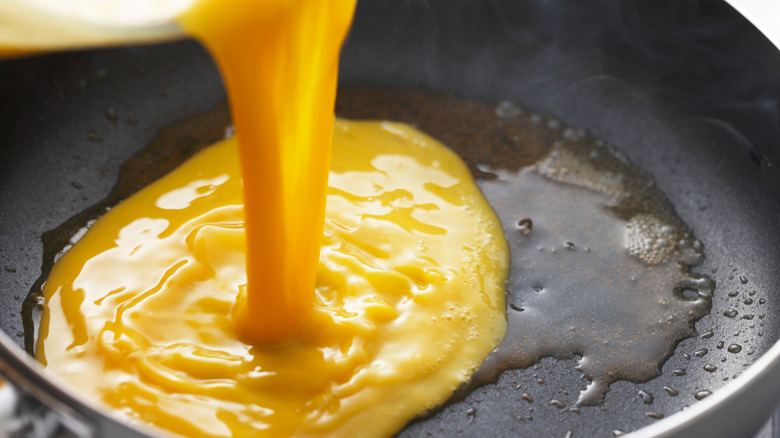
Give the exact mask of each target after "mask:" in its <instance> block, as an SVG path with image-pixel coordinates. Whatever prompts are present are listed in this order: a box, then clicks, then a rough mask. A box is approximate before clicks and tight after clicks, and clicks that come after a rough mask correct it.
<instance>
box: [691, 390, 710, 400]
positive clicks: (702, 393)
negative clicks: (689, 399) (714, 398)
mask: <svg viewBox="0 0 780 438" xmlns="http://www.w3.org/2000/svg"><path fill="white" fill-rule="evenodd" d="M710 395H712V391H708V390H706V389H705V390H702V391H699V392H697V393H696V394H694V395H693V398H695V399H696V400H704V399H705V398H707V397H709V396H710Z"/></svg>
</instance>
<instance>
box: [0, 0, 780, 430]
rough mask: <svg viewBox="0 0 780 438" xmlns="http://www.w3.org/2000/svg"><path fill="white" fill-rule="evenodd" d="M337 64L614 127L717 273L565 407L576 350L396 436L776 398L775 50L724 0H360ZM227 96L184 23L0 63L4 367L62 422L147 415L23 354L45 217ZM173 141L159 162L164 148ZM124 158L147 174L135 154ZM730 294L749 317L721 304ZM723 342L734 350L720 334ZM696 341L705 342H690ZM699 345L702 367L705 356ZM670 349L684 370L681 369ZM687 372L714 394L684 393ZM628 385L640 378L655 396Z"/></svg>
mask: <svg viewBox="0 0 780 438" xmlns="http://www.w3.org/2000/svg"><path fill="white" fill-rule="evenodd" d="M351 85H369V86H376V87H383V88H384V89H388V88H389V89H396V90H401V89H408V88H412V89H422V90H428V91H431V92H434V93H452V94H454V95H457V96H460V97H463V98H467V99H473V100H474V101H484V102H498V101H503V100H510V101H513V102H518V103H519V104H521V105H523V106H524V107H525V108H527V109H528V110H530V111H534V112H536V113H540V114H544V115H546V116H547V117H554V118H556V119H559V120H562V121H564V122H565V123H567V124H568V125H570V126H574V127H578V128H583V129H587V130H588V131H590V132H591V133H592V134H593V135H594V136H596V137H598V138H601V139H604V140H605V141H607V142H609V143H611V144H614V145H617V147H618V148H619V149H620V150H621V151H623V152H624V153H625V154H626V155H627V156H628V157H629V158H630V159H631V160H632V161H633V162H634V163H637V164H638V165H639V166H640V167H641V168H643V169H645V170H646V171H648V172H650V173H651V174H652V175H653V176H654V177H655V179H656V181H657V183H658V185H659V186H660V187H661V189H662V190H663V191H664V192H665V193H666V194H667V196H668V198H669V199H670V200H671V201H672V203H673V204H674V205H675V206H676V209H677V212H678V214H679V215H680V217H681V218H682V219H683V220H684V221H685V222H686V223H688V224H689V225H690V226H691V228H692V229H693V230H694V231H695V232H696V235H697V237H698V238H699V239H700V240H701V241H702V242H703V243H704V245H705V247H706V253H707V259H706V260H705V262H704V264H703V265H702V266H701V267H699V271H700V272H703V273H706V274H707V275H709V276H710V277H711V278H712V279H713V280H714V281H715V282H716V285H717V286H716V289H715V295H714V299H713V306H712V311H711V313H710V315H708V316H705V317H704V318H702V319H701V320H699V321H698V322H697V323H696V329H697V332H698V333H699V334H700V335H703V336H696V337H692V338H689V339H685V340H683V341H682V342H680V343H679V345H678V346H677V348H676V349H675V350H674V353H673V354H672V355H671V357H670V358H669V359H668V360H667V361H666V363H665V364H664V365H663V368H662V374H661V375H660V376H659V377H657V378H654V379H652V380H650V381H648V382H645V383H629V382H617V383H615V384H613V385H612V386H611V388H610V391H609V393H608V394H607V396H606V399H605V401H604V403H603V404H602V405H601V406H596V407H584V408H582V409H581V410H580V411H579V412H574V411H571V410H566V409H563V410H562V409H560V408H558V407H557V406H555V405H551V404H549V401H550V400H551V399H553V398H556V399H561V400H563V401H565V402H567V403H570V402H572V401H573V399H575V398H576V394H577V393H578V391H579V390H580V389H582V387H583V386H584V382H583V381H582V380H581V376H580V373H579V372H578V371H576V370H575V368H574V365H575V363H574V361H573V360H552V359H543V360H541V361H540V362H539V363H538V364H537V365H535V366H533V367H530V368H528V369H523V370H509V371H506V372H505V373H504V374H503V375H502V376H501V378H500V379H499V381H498V382H497V383H496V384H494V385H487V386H484V387H481V388H478V389H476V390H474V391H473V392H471V393H470V394H468V395H466V396H465V397H464V398H463V399H462V400H460V401H457V402H453V403H451V404H448V405H446V406H445V407H443V408H441V409H439V410H437V411H436V412H435V413H433V414H431V415H429V416H427V417H425V418H421V419H419V420H418V421H414V422H412V423H411V424H410V425H409V426H408V427H407V428H406V429H404V430H403V431H402V432H401V433H400V436H426V435H428V434H432V435H437V436H453V435H463V436H478V435H483V436H518V435H520V436H559V437H564V436H570V437H577V436H588V437H590V436H594V437H595V436H605V437H609V436H616V435H619V434H621V433H622V432H629V431H637V432H636V433H637V436H723V437H727V436H728V437H732V436H751V435H752V434H753V433H755V432H756V431H757V430H758V428H759V427H760V426H761V425H762V424H763V423H764V421H765V420H766V418H768V417H769V415H770V413H771V412H773V410H774V409H775V407H776V403H777V401H778V399H780V346H778V345H775V344H776V343H777V341H778V338H780V320H778V315H780V288H779V287H778V285H780V266H778V264H780V257H779V256H780V254H779V253H780V228H778V227H777V219H778V216H779V213H780V205H778V201H780V169H778V167H780V141H779V140H778V138H780V101H779V100H778V99H779V98H780V53H779V52H778V51H777V49H776V48H775V47H774V46H772V45H771V44H770V43H769V41H767V40H766V39H765V38H764V37H763V36H762V35H761V34H760V33H759V32H758V31H757V30H756V29H755V28H754V27H753V26H752V25H751V24H750V23H749V22H747V21H746V20H744V19H743V18H742V17H741V16H740V15H739V14H737V13H736V12H735V11H734V10H733V9H732V8H731V7H730V6H728V5H727V4H725V3H723V2H721V1H715V0H712V1H705V0H701V1H694V0H684V1H680V0H652V1H650V0H647V1H645V0H633V1H622V2H619V1H607V0H598V1H597V0H592V1H588V2H581V1H575V0H526V1H509V0H484V1H479V2H477V1H469V0H425V1H424V0H404V1H398V0H362V1H361V2H360V4H359V5H358V10H357V14H356V19H355V22H354V25H353V29H352V32H351V35H350V37H349V39H348V41H347V44H346V46H345V48H344V54H343V59H342V67H341V77H340V86H342V87H344V88H347V87H349V86H351ZM364 90H368V89H364ZM366 93H369V91H366ZM399 93H400V91H399ZM435 95H438V96H441V94H435ZM224 98H225V97H224V93H223V90H222V84H221V82H220V79H219V76H218V73H217V72H216V70H215V68H214V66H213V65H212V63H211V61H210V60H209V58H208V56H207V55H206V53H205V52H204V51H203V50H202V49H201V48H200V47H199V46H198V45H197V44H195V43H193V42H191V41H183V42H176V43H169V44H164V45H159V46H151V47H125V48H117V49H106V50H94V51H83V52H75V53H67V54H53V55H47V56H43V57H36V58H29V59H21V60H15V61H6V62H3V63H2V64H0V102H2V103H1V104H0V144H1V145H0V154H1V155H0V157H2V158H1V159H0V187H2V189H0V206H2V207H0V217H2V220H1V221H0V251H1V252H0V265H1V266H0V329H2V332H3V333H4V335H2V336H0V371H2V373H3V374H5V375H6V376H7V377H9V378H10V379H11V380H12V381H14V382H16V383H17V384H18V385H19V386H20V387H21V388H22V389H24V390H26V391H27V392H29V393H31V394H33V395H34V396H35V397H36V398H38V399H39V400H41V401H42V402H44V403H45V404H47V405H49V406H50V407H53V408H55V410H56V412H57V415H59V416H60V417H62V418H64V420H63V422H64V424H65V426H64V429H68V430H69V431H70V432H68V433H70V434H71V435H74V434H75V435H82V436H87V435H89V434H92V435H93V436H114V437H131V436H143V434H145V433H146V432H145V431H143V430H141V429H136V428H134V427H130V426H127V425H122V424H118V423H116V422H114V421H113V420H111V419H110V418H108V417H106V416H105V415H104V414H103V413H102V411H100V409H99V408H96V407H95V406H94V405H93V404H92V402H90V401H85V400H82V399H81V398H80V397H79V396H78V395H76V394H73V393H71V392H70V391H68V390H66V389H64V388H63V387H62V386H60V385H59V384H58V383H57V382H56V381H54V380H51V379H50V378H46V377H44V376H43V375H42V374H41V372H40V370H39V369H38V368H37V367H35V366H34V365H33V364H32V361H31V359H30V357H29V356H28V355H27V354H26V353H24V349H25V347H27V349H28V351H29V348H30V347H31V342H32V327H30V326H28V327H25V325H24V324H23V319H22V307H23V303H25V305H26V306H28V307H29V306H32V307H34V305H35V303H34V302H33V301H31V299H27V300H26V301H25V297H26V295H27V293H28V291H29V290H30V288H31V287H32V286H33V285H34V284H35V283H36V280H37V279H38V276H39V275H40V273H41V264H42V260H44V258H45V257H44V256H45V255H46V254H44V253H45V249H44V246H43V245H42V235H44V233H45V232H47V231H48V230H52V229H55V228H57V227H59V226H61V224H67V223H69V222H68V220H69V218H72V217H73V216H74V215H78V214H79V213H82V212H85V211H87V213H84V214H87V215H98V214H99V213H100V211H101V209H103V208H104V207H105V204H101V203H100V201H101V199H103V198H105V197H106V196H107V195H108V194H109V193H111V189H112V187H113V186H114V184H115V182H116V181H117V179H118V178H119V177H120V176H119V175H120V172H119V169H120V167H121V166H122V164H123V163H125V162H126V161H127V160H128V159H129V158H130V157H132V156H133V155H134V154H136V153H137V152H138V151H141V150H143V148H144V147H145V146H146V145H147V144H148V143H149V142H150V141H151V140H152V139H153V138H155V135H156V133H157V132H158V131H160V130H161V129H163V128H165V127H166V126H169V125H171V124H173V123H175V122H178V121H181V120H184V119H186V118H187V117H193V116H195V115H197V114H202V113H207V112H208V111H210V110H213V108H215V107H217V106H218V105H220V102H223V101H224ZM378 106H379V107H381V101H378ZM393 111H394V110H393V109H388V110H386V111H385V113H388V116H389V117H390V118H392V113H393ZM399 111H400V110H399ZM441 111H446V105H445V106H444V107H442V108H441ZM222 113H224V110H223V111H222ZM221 123H227V122H226V121H223V122H221ZM451 123H454V124H457V123H459V121H458V120H453V121H452V122H451ZM444 128H446V127H444ZM180 136H181V138H179V139H176V138H169V139H168V140H167V144H169V148H170V149H171V150H173V151H176V150H178V149H177V148H179V147H180V148H182V150H184V151H185V152H181V153H180V154H179V155H186V153H187V152H186V151H187V150H192V149H194V148H197V147H199V146H198V145H200V144H201V143H204V144H205V143H207V142H208V141H210V140H213V138H208V137H209V136H217V137H218V136H219V134H213V133H209V134H208V135H205V134H204V135H200V136H199V133H197V132H195V133H192V134H189V135H188V134H186V133H180ZM204 137H205V138H204ZM174 155H175V154H174ZM169 161H170V162H166V163H164V164H163V167H165V166H167V165H170V166H172V165H174V164H175V161H176V160H175V159H171V160H169ZM134 163H136V164H135V167H136V168H135V171H136V174H138V175H142V174H143V172H142V170H143V169H144V168H145V164H144V163H145V162H144V161H143V157H142V159H141V161H134ZM139 163H140V164H139ZM158 165H159V163H158ZM150 166H151V164H150ZM139 168H140V169H141V170H139ZM125 170H127V169H125ZM142 183H143V177H140V178H139V181H136V185H138V186H140V185H142ZM125 186H126V187H129V188H127V190H128V191H132V190H134V189H135V188H137V187H135V188H134V186H133V183H132V182H130V183H127V184H125ZM112 196H115V195H112ZM113 201H116V199H113ZM95 205H97V207H92V208H91V209H90V207H91V206H95ZM83 217H84V216H83V214H82V219H83ZM55 243H58V244H60V245H63V242H55ZM65 243H67V242H65ZM52 245H54V244H53V243H51V244H50V245H49V246H50V247H51V246H52ZM46 251H51V248H47V249H46ZM2 268H5V269H2ZM748 298H749V299H750V300H752V303H751V304H749V305H748V304H745V303H747V302H748ZM758 303H761V304H758ZM731 309H735V310H738V311H739V314H740V315H748V314H753V315H754V318H753V319H740V318H729V317H727V316H725V315H724V313H729V310H731ZM27 310H30V309H29V308H28V309H27ZM25 329H27V330H25ZM25 332H27V336H25ZM710 332H712V335H711V336H710V335H709V333H710ZM721 341H723V342H725V344H726V345H728V344H730V343H739V344H740V345H742V347H743V348H742V352H741V353H740V354H731V353H728V352H727V351H725V349H719V348H717V346H718V344H719V342H721ZM25 344H27V345H25ZM704 349H706V350H707V351H708V353H707V354H706V355H704V356H703V357H698V356H696V355H695V354H693V353H694V352H696V351H701V350H704ZM707 364H715V365H717V371H715V372H707V371H705V370H704V365H707ZM681 369H684V370H686V373H685V375H677V374H680V373H679V372H678V373H675V371H676V370H681ZM735 376H738V377H736V378H735ZM518 387H521V388H522V390H518V389H517V388H518ZM664 387H673V388H675V389H676V390H677V391H678V392H679V394H678V395H676V396H671V395H670V394H668V392H667V391H666V390H664ZM702 390H708V391H712V392H713V395H711V396H709V397H707V398H705V399H704V400H702V401H697V399H696V398H695V396H694V395H695V394H696V393H699V392H700V391H702ZM639 391H644V392H645V393H648V394H653V395H654V400H653V402H652V404H647V403H646V402H645V401H646V398H645V399H643V398H642V397H640V396H639V395H638V394H639ZM521 392H524V393H528V394H533V395H534V397H533V398H534V402H533V403H531V402H529V401H527V400H523V399H521V398H520V394H521ZM648 414H652V415H648ZM661 416H663V417H664V418H663V419H659V417H661Z"/></svg>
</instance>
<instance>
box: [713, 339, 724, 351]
mask: <svg viewBox="0 0 780 438" xmlns="http://www.w3.org/2000/svg"><path fill="white" fill-rule="evenodd" d="M724 345H725V344H724V343H723V341H720V342H718V345H716V346H715V348H717V349H718V350H721V349H723V346H724Z"/></svg>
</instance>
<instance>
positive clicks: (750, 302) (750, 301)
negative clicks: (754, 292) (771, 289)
mask: <svg viewBox="0 0 780 438" xmlns="http://www.w3.org/2000/svg"><path fill="white" fill-rule="evenodd" d="M743 303H745V304H747V305H748V306H749V305H751V304H753V299H752V298H745V301H743Z"/></svg>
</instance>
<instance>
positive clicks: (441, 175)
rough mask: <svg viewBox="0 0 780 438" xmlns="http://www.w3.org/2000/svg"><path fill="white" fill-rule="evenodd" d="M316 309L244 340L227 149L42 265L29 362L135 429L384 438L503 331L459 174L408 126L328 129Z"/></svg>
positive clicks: (494, 286)
mask: <svg viewBox="0 0 780 438" xmlns="http://www.w3.org/2000/svg"><path fill="white" fill-rule="evenodd" d="M333 148H334V151H333V152H334V155H333V156H334V158H333V163H332V166H331V170H330V179H329V181H330V182H329V186H328V188H327V209H326V214H325V228H324V232H323V234H322V236H321V239H320V242H321V245H322V250H321V253H320V258H319V262H318V265H317V271H316V275H317V282H316V289H315V291H314V305H313V306H311V307H310V310H309V312H308V313H307V315H306V317H305V318H304V319H303V322H302V324H301V328H300V332H299V335H298V337H297V338H296V340H295V341H291V342H288V343H284V344H278V345H273V346H256V345H251V344H248V343H245V342H242V341H241V340H240V338H239V337H237V336H236V328H235V326H234V324H233V320H232V318H231V316H230V314H231V309H233V308H234V306H235V305H236V298H237V296H238V295H239V294H238V291H239V290H241V289H242V288H243V287H244V285H246V282H247V271H251V267H250V268H249V269H247V266H246V265H245V256H246V247H247V244H246V227H247V225H248V224H247V223H245V212H246V211H245V208H244V205H243V199H242V192H241V179H240V166H239V159H238V151H237V147H236V141H235V140H234V139H230V140H226V141H224V142H222V143H220V144H217V145H215V146H212V147H211V148H208V149H206V150H204V151H203V152H200V153H199V154H198V155H196V156H195V157H194V158H192V159H191V160H190V161H188V162H186V163H185V164H184V165H182V166H181V167H180V168H179V169H177V170H175V171H174V172H172V173H171V174H169V175H167V176H165V177H163V178H162V179H161V180H159V181H158V182H156V183H154V184H152V185H151V186H148V187H147V188H145V189H143V190H142V191H140V192H139V193H137V194H136V195H134V196H133V197H131V198H130V199H128V200H127V201H125V202H123V203H121V204H119V205H118V206H116V207H115V208H113V209H111V211H109V212H108V213H106V214H105V215H104V216H103V217H102V218H101V219H99V220H98V221H97V222H95V224H94V225H92V227H91V228H90V230H89V231H88V232H87V233H86V235H84V236H83V237H82V238H81V240H79V241H78V242H77V243H76V244H75V245H74V246H73V248H71V249H70V250H69V251H68V252H67V253H66V254H65V255H64V256H63V257H62V259H61V260H59V261H58V262H57V263H56V264H55V266H54V268H53V269H52V272H51V275H50V277H49V280H48V281H47V283H46V287H45V291H44V292H45V296H46V298H47V307H46V312H45V316H44V321H43V324H42V331H41V337H40V338H41V341H40V343H39V349H38V357H39V359H40V360H41V361H43V362H44V363H45V364H46V365H47V368H48V370H50V371H51V372H54V373H56V374H58V375H59V376H61V377H63V378H64V379H65V380H67V381H69V382H71V383H72V384H73V385H75V386H76V387H78V388H79V389H80V390H81V391H84V392H86V393H88V394H91V395H92V396H94V397H95V398H97V399H99V400H102V401H103V402H104V403H106V404H108V405H110V406H111V407H114V408H116V412H117V413H118V414H119V415H121V416H124V417H126V418H128V419H130V420H133V421H139V422H143V423H151V424H155V425H157V426H159V427H161V428H165V429H168V430H170V431H172V432H175V433H179V434H183V435H188V436H214V437H216V436H250V435H251V436H287V435H300V436H305V435H315V434H319V435H337V436H383V435H390V434H392V433H394V432H396V431H397V430H399V429H400V428H401V427H403V425H404V424H406V423H407V422H408V421H409V420H410V419H412V418H414V417H415V416H416V415H418V414H421V413H423V412H425V411H426V410H427V409H429V408H431V407H433V406H435V405H437V404H439V403H441V402H443V401H445V400H446V399H447V398H448V397H449V396H450V394H451V393H452V392H453V391H454V390H455V389H456V388H457V387H458V386H459V385H460V384H461V383H463V382H464V381H466V380H467V379H468V378H469V376H470V374H471V373H472V372H473V371H474V370H475V369H476V368H477V367H478V366H479V364H480V363H481V362H482V361H483V360H484V358H485V357H486V356H487V355H488V354H489V353H490V351H491V350H492V349H493V348H494V346H495V345H497V344H498V343H499V342H500V340H501V338H502V337H503V335H504V332H505V329H506V321H505V314H504V312H505V301H504V283H505V277H506V274H507V265H508V252H507V248H506V244H505V241H504V239H503V234H502V230H501V227H500V224H499V222H498V220H497V219H496V217H495V215H494V213H493V211H492V210H491V208H490V206H489V205H488V204H487V202H486V201H485V200H484V199H483V197H482V196H481V194H480V192H479V189H478V188H477V187H476V185H474V183H473V181H472V179H471V176H470V174H469V172H468V170H467V169H466V167H465V166H464V165H463V163H462V162H461V161H460V159H459V158H458V157H457V156H455V154H453V153H452V152H450V151H449V150H448V149H446V148H445V147H443V146H442V145H440V144H439V143H437V142H436V141H435V140H433V139H431V138H430V137H427V136H426V135H424V134H422V133H420V132H418V131H416V130H414V129H413V128H411V127H409V126H408V125H403V124H394V123H389V122H351V121H338V122H336V125H335V132H334V141H333Z"/></svg>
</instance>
